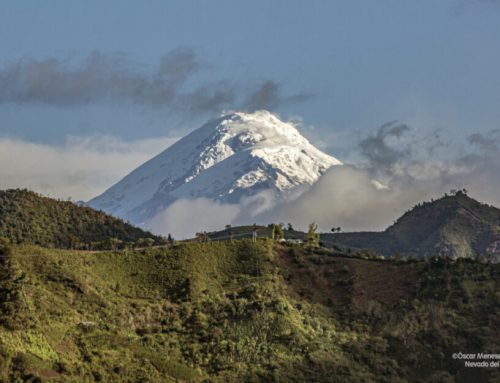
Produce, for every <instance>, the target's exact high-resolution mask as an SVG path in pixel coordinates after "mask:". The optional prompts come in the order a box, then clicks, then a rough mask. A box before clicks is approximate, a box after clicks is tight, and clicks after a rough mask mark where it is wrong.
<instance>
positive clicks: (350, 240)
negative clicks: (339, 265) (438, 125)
mask: <svg viewBox="0 0 500 383" xmlns="http://www.w3.org/2000/svg"><path fill="white" fill-rule="evenodd" d="M322 239H323V241H324V242H326V243H335V244H338V245H344V246H349V247H355V248H371V249H373V250H375V251H377V252H380V253H382V254H384V255H389V256H390V255H395V254H401V255H415V256H418V257H428V256H433V255H442V256H450V257H452V258H458V257H472V256H474V255H483V256H493V257H498V256H500V209H498V208H496V207H494V206H490V205H485V204H482V203H480V202H478V201H476V200H474V199H472V198H470V197H468V196H467V195H466V194H465V193H463V192H458V193H457V194H455V195H451V196H444V197H442V198H440V199H438V200H436V201H433V202H424V203H423V204H419V205H417V206H415V207H414V208H413V209H412V210H410V211H409V212H407V213H405V214H404V215H403V216H401V217H400V218H399V219H398V220H397V221H396V222H395V223H394V224H393V225H392V226H390V227H388V228H387V229H386V230H385V231H383V232H380V233H376V232H365V233H363V232H361V233H341V234H323V235H322Z"/></svg>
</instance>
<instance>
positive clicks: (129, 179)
mask: <svg viewBox="0 0 500 383" xmlns="http://www.w3.org/2000/svg"><path fill="white" fill-rule="evenodd" d="M340 164H341V162H340V161H338V160H337V159H336V158H334V157H331V156H329V155H327V154H325V153H323V152H321V151H320V150H318V149H317V148H315V147H314V146H313V145H311V144H310V143H309V141H308V140H307V139H306V138H304V137H303V136H302V135H301V134H300V133H299V131H298V130H297V129H296V127H295V126H294V125H293V124H291V123H286V122H283V121H281V120H280V119H279V118H278V117H277V116H275V115H273V114H272V113H269V112H267V111H258V112H254V113H233V114H229V115H226V116H222V117H220V118H218V119H215V120H212V121H209V122H208V123H206V124H205V125H203V126H202V127H201V128H199V129H197V130H195V131H193V132H191V133H190V134H188V135H187V136H185V137H184V138H182V139H181V140H179V141H178V142H176V143H175V144H174V145H172V146H170V147H169V148H167V149H166V150H165V151H164V152H162V153H160V154H158V155H157V156H155V157H154V158H152V159H151V160H149V161H148V162H146V163H144V164H143V165H141V166H139V167H138V168H137V169H135V170H134V171H132V172H131V173H130V174H129V175H127V176H126V177H124V178H123V179H122V180H121V181H120V182H118V183H117V184H115V185H113V186H112V187H110V188H109V189H108V190H106V191H105V192H104V193H103V194H101V195H100V196H98V197H96V198H94V199H92V200H91V201H89V205H90V206H92V207H94V208H96V209H101V210H104V211H106V212H107V213H109V214H113V215H115V216H118V217H122V218H124V219H126V220H128V221H130V222H133V223H135V224H143V223H144V222H145V221H147V220H149V219H151V218H153V217H154V216H155V215H156V214H157V213H159V212H160V211H162V210H163V209H165V208H166V207H168V206H169V205H170V204H171V203H173V202H174V201H176V200H178V199H181V198H188V199H194V198H202V197H204V198H209V199H213V200H218V201H222V202H230V203H236V202H239V201H240V199H241V198H242V197H244V196H252V195H255V194H256V193H258V192H259V191H262V190H273V191H275V192H276V193H278V194H280V195H281V196H283V197H286V195H287V194H288V193H290V192H291V191H293V190H294V189H295V188H296V187H298V186H301V185H311V184H313V183H314V182H316V181H317V179H318V178H319V177H320V176H321V175H322V174H323V173H324V172H325V171H326V170H327V169H328V168H330V167H331V166H334V165H340Z"/></svg>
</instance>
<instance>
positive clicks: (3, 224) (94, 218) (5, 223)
mask: <svg viewBox="0 0 500 383" xmlns="http://www.w3.org/2000/svg"><path fill="white" fill-rule="evenodd" d="M0 237H6V238H8V239H9V240H10V241H12V242H15V243H24V242H28V243H35V244H39V245H42V246H50V247H61V248H75V247H90V246H91V245H92V246H96V245H97V244H98V243H99V245H98V246H99V247H103V246H104V247H108V248H109V246H106V245H105V243H104V242H109V241H110V239H111V238H114V239H116V240H120V241H122V242H136V241H138V240H140V239H145V238H151V239H152V240H154V241H160V238H158V237H156V236H154V235H152V234H151V233H148V232H145V231H143V230H141V229H139V228H136V227H134V226H131V225H129V224H127V223H125V222H123V221H122V220H120V219H117V218H114V217H111V216H109V215H107V214H105V213H103V212H101V211H96V210H94V209H91V208H89V207H84V206H77V205H75V204H74V203H73V202H70V201H58V200H54V199H51V198H47V197H43V196H41V195H39V194H37V193H34V192H31V191H28V190H18V189H10V190H3V191H0Z"/></svg>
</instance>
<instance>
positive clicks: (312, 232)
mask: <svg viewBox="0 0 500 383" xmlns="http://www.w3.org/2000/svg"><path fill="white" fill-rule="evenodd" d="M317 230H318V225H316V224H315V223H314V222H313V223H310V224H309V227H308V229H307V235H306V238H307V243H308V244H309V246H312V247H318V246H319V233H318V232H317Z"/></svg>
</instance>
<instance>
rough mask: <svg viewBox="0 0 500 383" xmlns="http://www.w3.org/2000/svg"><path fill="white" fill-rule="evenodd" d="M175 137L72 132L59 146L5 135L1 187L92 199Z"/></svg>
mask: <svg viewBox="0 0 500 383" xmlns="http://www.w3.org/2000/svg"><path fill="white" fill-rule="evenodd" d="M175 141H176V139H175V138H170V137H158V138H151V139H144V140H137V141H130V142H127V141H123V140H121V139H119V138H116V137H111V136H94V137H68V138H67V140H66V141H65V143H64V144H63V145H61V146H53V145H48V144H40V143H34V142H29V141H24V140H20V139H15V138H0V189H7V188H29V189H32V190H35V191H37V192H40V193H42V194H45V195H49V196H51V197H57V198H67V197H71V198H73V199H81V200H88V199H90V198H92V197H95V196H96V195H98V194H99V193H102V192H103V191H104V190H105V189H106V188H108V187H109V186H111V185H112V184H113V183H115V182H117V181H118V180H119V179H120V178H122V177H123V176H125V175H126V174H127V173H129V172H130V171H131V170H133V169H134V168H135V167H137V166H139V165H141V164H142V163H143V162H144V161H146V160H148V159H150V158H151V157H153V156H154V155H156V154H158V153H159V152H160V151H162V150H164V149H165V148H166V147H168V146H169V145H171V144H172V143H174V142H175Z"/></svg>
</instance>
